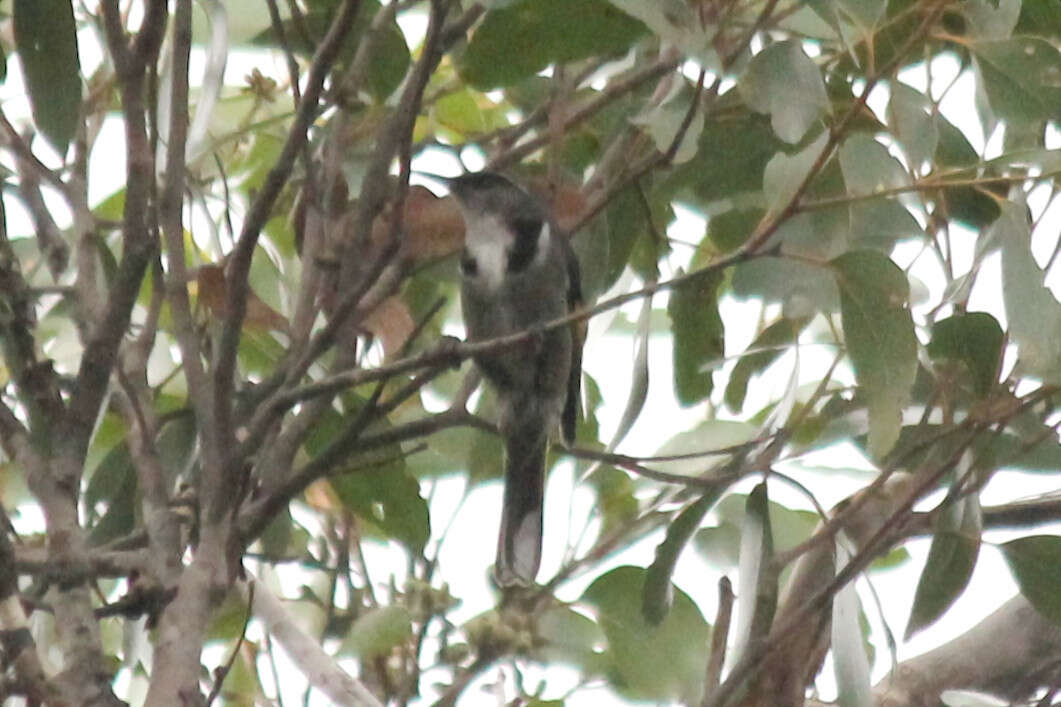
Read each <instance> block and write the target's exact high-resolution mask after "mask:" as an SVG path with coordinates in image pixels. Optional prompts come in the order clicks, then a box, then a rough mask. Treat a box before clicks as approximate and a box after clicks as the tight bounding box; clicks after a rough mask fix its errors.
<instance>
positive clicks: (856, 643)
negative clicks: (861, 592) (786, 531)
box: [831, 542, 873, 707]
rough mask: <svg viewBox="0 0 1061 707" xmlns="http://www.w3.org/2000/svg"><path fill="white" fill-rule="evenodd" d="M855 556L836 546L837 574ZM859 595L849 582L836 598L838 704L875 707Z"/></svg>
mask: <svg viewBox="0 0 1061 707" xmlns="http://www.w3.org/2000/svg"><path fill="white" fill-rule="evenodd" d="M850 560H851V556H850V554H849V553H848V552H847V549H846V548H845V547H844V543H843V542H837V543H836V571H837V572H840V571H841V570H842V569H843V568H844V567H845V566H846V565H847V563H848V562H850ZM859 616H860V612H859V601H858V592H857V591H856V590H855V583H854V582H853V581H850V582H848V583H847V584H845V585H844V586H842V587H841V588H840V590H839V591H838V592H837V593H836V596H835V597H833V611H832V622H831V624H832V626H831V629H832V645H831V648H832V652H833V669H834V672H835V674H836V688H837V696H836V702H837V704H838V705H840V706H841V707H872V705H873V697H872V695H871V694H870V692H871V689H872V684H871V683H870V676H869V668H870V666H869V660H868V659H867V656H866V649H865V644H864V643H863V640H862V625H861V622H860V621H859Z"/></svg>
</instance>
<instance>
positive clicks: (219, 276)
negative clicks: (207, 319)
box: [196, 263, 287, 332]
mask: <svg viewBox="0 0 1061 707" xmlns="http://www.w3.org/2000/svg"><path fill="white" fill-rule="evenodd" d="M196 282H197V283H198V286H199V301H200V302H202V304H203V306H204V307H205V308H206V310H207V311H208V312H209V313H210V314H211V315H212V316H213V317H214V318H215V319H222V320H223V319H228V283H227V282H226V281H225V269H224V266H222V265H217V264H212V263H211V264H207V265H203V266H201V267H200V268H199V271H198V273H197V275H196ZM243 326H244V327H245V328H247V329H257V330H260V331H284V332H286V331H287V319H286V318H284V316H283V315H282V314H280V313H279V312H277V311H276V310H275V309H273V308H272V307H270V306H269V305H267V304H266V303H265V302H264V301H262V299H261V298H260V297H258V295H256V294H254V292H253V291H251V292H248V293H247V314H246V316H245V317H244V318H243Z"/></svg>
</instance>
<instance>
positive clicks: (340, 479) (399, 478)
mask: <svg viewBox="0 0 1061 707" xmlns="http://www.w3.org/2000/svg"><path fill="white" fill-rule="evenodd" d="M329 483H330V484H331V485H332V488H334V489H335V491H336V493H337V494H338V495H339V498H341V499H342V501H343V504H344V505H345V506H346V507H347V508H350V509H351V510H353V511H354V512H355V513H357V514H358V515H359V516H360V517H361V518H363V519H365V520H367V521H368V522H370V523H372V524H373V525H375V526H376V527H377V528H379V529H380V530H381V531H383V533H385V534H386V535H388V536H389V537H392V538H394V539H395V540H399V541H401V542H402V543H404V544H405V545H406V546H408V548H409V549H410V550H411V551H412V552H414V553H416V554H419V553H422V552H423V550H424V545H426V544H427V541H428V538H430V537H431V521H430V516H429V514H428V509H427V502H426V501H425V500H424V498H423V497H422V496H421V495H420V484H419V483H417V481H416V479H415V478H413V477H412V476H411V475H410V474H409V473H408V472H407V471H406V470H405V468H404V465H402V464H388V465H387V466H385V467H382V468H365V469H362V470H359V471H358V470H355V471H353V472H351V473H346V474H340V475H338V476H335V477H332V478H331V479H330V480H329Z"/></svg>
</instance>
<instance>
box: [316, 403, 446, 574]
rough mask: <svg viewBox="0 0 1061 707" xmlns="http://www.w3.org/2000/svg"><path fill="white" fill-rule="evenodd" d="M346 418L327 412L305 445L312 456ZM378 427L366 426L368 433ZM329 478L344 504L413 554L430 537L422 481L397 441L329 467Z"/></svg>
mask: <svg viewBox="0 0 1061 707" xmlns="http://www.w3.org/2000/svg"><path fill="white" fill-rule="evenodd" d="M352 407H356V405H355V406H352ZM348 422H349V420H346V419H344V418H343V416H342V415H340V414H339V413H338V412H337V411H335V410H331V411H329V412H328V414H326V415H324V416H323V417H322V418H321V420H320V421H319V422H318V423H317V425H316V426H315V427H314V430H313V433H312V434H311V435H310V437H309V439H307V440H306V450H307V451H308V452H309V454H310V455H311V456H316V455H318V454H320V453H322V452H323V451H324V450H325V449H327V448H328V447H329V445H330V444H333V443H334V442H335V441H336V440H338V438H339V435H341V434H342V433H343V431H344V430H345V429H346V424H347V423H348ZM380 427H381V426H375V427H370V428H369V433H371V432H373V431H378V430H379V428H380ZM328 483H329V484H330V485H331V487H332V488H333V489H334V490H335V493H336V495H337V496H338V497H339V499H340V500H341V501H342V503H343V505H344V506H346V507H347V508H349V509H350V510H352V511H353V512H354V513H356V514H357V515H358V516H359V517H360V518H361V519H362V520H364V521H366V522H368V523H369V524H371V526H373V527H375V528H377V529H378V530H379V531H380V532H382V533H383V534H384V535H385V536H387V537H389V538H393V539H395V540H398V541H399V542H401V543H404V544H405V545H406V546H407V547H408V548H409V550H410V551H412V552H413V553H415V554H419V553H421V552H423V549H424V545H425V544H427V540H428V538H430V536H431V523H430V517H429V514H428V509H427V502H426V501H425V500H424V499H423V497H422V496H421V495H420V484H419V483H418V482H417V480H416V479H415V478H414V477H413V476H412V475H411V474H410V473H409V471H408V469H407V468H406V466H405V462H404V461H403V458H402V456H401V447H400V446H398V445H388V446H385V447H381V448H377V449H372V450H368V451H366V452H364V453H362V454H360V455H355V456H354V457H352V458H350V459H349V460H347V461H345V462H344V463H343V464H342V465H340V466H339V467H338V468H337V469H335V470H334V471H333V472H332V474H331V475H330V476H329V477H328Z"/></svg>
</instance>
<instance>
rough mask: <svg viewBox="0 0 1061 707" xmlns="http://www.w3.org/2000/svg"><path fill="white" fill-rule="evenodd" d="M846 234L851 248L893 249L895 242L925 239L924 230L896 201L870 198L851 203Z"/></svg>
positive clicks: (883, 251)
mask: <svg viewBox="0 0 1061 707" xmlns="http://www.w3.org/2000/svg"><path fill="white" fill-rule="evenodd" d="M850 212H851V224H850V231H849V235H850V237H851V238H852V239H853V242H852V243H851V246H852V247H854V248H867V249H870V250H879V251H880V252H882V253H885V254H888V253H891V252H892V249H893V248H894V247H895V244H896V242H897V241H900V240H903V239H905V238H924V237H925V230H924V229H923V228H921V224H919V223H918V222H917V219H915V218H914V217H913V215H912V214H911V213H910V212H909V211H907V210H906V208H905V207H904V206H903V205H902V204H901V203H899V202H898V201H893V200H886V199H873V200H872V201H866V202H862V203H859V204H852V205H851V209H850Z"/></svg>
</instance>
